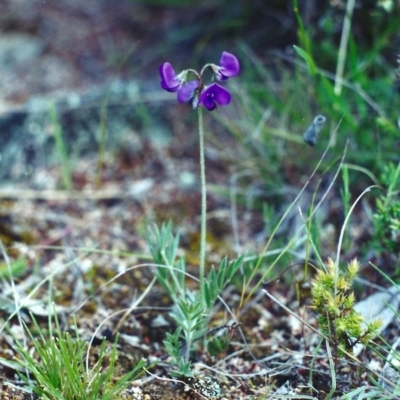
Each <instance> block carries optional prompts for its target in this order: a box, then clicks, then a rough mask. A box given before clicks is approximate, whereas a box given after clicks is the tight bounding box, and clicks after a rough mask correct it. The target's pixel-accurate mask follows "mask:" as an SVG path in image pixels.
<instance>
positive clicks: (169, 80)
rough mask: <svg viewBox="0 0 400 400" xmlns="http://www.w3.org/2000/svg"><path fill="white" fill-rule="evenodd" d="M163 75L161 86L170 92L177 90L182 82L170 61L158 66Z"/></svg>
mask: <svg viewBox="0 0 400 400" xmlns="http://www.w3.org/2000/svg"><path fill="white" fill-rule="evenodd" d="M158 71H159V73H160V76H161V87H162V88H163V89H164V90H166V91H168V92H177V91H178V90H179V87H180V86H181V82H180V80H179V79H177V77H176V73H175V71H174V69H173V68H172V65H171V64H170V63H169V62H165V63H164V64H161V65H160V67H159V68H158Z"/></svg>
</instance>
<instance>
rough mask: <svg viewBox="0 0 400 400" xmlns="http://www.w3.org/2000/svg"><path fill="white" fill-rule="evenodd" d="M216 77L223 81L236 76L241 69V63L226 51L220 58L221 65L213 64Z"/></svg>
mask: <svg viewBox="0 0 400 400" xmlns="http://www.w3.org/2000/svg"><path fill="white" fill-rule="evenodd" d="M211 68H212V70H213V72H214V74H215V77H216V78H217V79H218V80H219V81H221V82H223V81H226V80H228V79H229V78H232V77H233V76H236V75H237V74H238V73H239V71H240V64H239V61H238V59H237V58H236V57H235V56H234V55H233V54H231V53H228V52H227V51H224V52H223V53H222V55H221V59H220V60H219V65H215V64H214V65H212V66H211Z"/></svg>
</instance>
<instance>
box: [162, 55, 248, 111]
mask: <svg viewBox="0 0 400 400" xmlns="http://www.w3.org/2000/svg"><path fill="white" fill-rule="evenodd" d="M206 69H211V70H212V72H213V74H214V76H215V78H216V79H218V80H219V81H222V82H223V81H226V80H228V79H229V78H231V77H233V76H236V75H237V74H238V73H239V71H240V65H239V61H238V59H237V58H236V57H235V56H234V55H233V54H231V53H228V52H227V51H224V52H223V53H222V55H221V59H220V61H219V65H216V64H206V65H205V66H204V67H203V69H202V70H201V72H200V73H198V72H196V71H195V70H193V69H187V70H184V71H182V72H180V73H179V74H178V75H177V74H176V73H175V70H174V69H173V67H172V65H171V64H170V63H169V62H165V63H164V64H161V65H160V67H159V73H160V77H161V87H162V88H163V89H164V90H166V91H168V92H178V96H177V97H178V101H179V102H180V103H191V104H192V106H193V108H196V107H198V106H200V105H201V104H203V105H204V107H205V108H207V110H209V111H212V110H214V109H215V108H216V107H217V104H219V105H221V106H226V105H228V104H229V103H230V101H231V94H230V93H229V92H228V91H227V90H226V89H224V88H223V87H222V86H220V85H218V84H216V83H213V84H211V85H209V86H206V85H205V84H204V82H203V74H204V72H205V70H206ZM188 74H192V75H194V76H195V79H194V80H190V81H188V80H187V78H188Z"/></svg>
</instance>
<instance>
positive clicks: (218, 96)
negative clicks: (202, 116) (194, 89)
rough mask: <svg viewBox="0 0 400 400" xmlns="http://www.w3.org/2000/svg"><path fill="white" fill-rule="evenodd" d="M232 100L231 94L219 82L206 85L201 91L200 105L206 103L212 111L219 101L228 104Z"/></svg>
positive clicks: (206, 106) (223, 104)
mask: <svg viewBox="0 0 400 400" xmlns="http://www.w3.org/2000/svg"><path fill="white" fill-rule="evenodd" d="M230 101H231V94H230V93H229V92H228V91H227V90H226V89H224V88H223V87H222V86H220V85H218V84H217V83H213V84H212V85H210V86H206V87H205V88H204V90H203V91H202V92H201V95H200V99H199V105H200V104H204V107H205V108H207V110H209V111H212V110H214V108H215V107H217V103H218V104H219V105H221V106H226V105H228V104H229V103H230Z"/></svg>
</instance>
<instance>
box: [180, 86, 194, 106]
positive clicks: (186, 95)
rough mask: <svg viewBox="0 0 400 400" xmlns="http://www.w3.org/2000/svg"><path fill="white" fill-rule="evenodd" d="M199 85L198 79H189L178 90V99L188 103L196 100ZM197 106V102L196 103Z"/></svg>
mask: <svg viewBox="0 0 400 400" xmlns="http://www.w3.org/2000/svg"><path fill="white" fill-rule="evenodd" d="M198 87H199V82H198V81H197V80H194V81H189V82H188V83H185V84H184V85H182V87H181V88H180V89H179V90H178V101H179V102H180V103H188V102H191V101H194V100H195V97H196V94H197V93H196V89H197V88H198ZM195 106H196V104H195Z"/></svg>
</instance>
